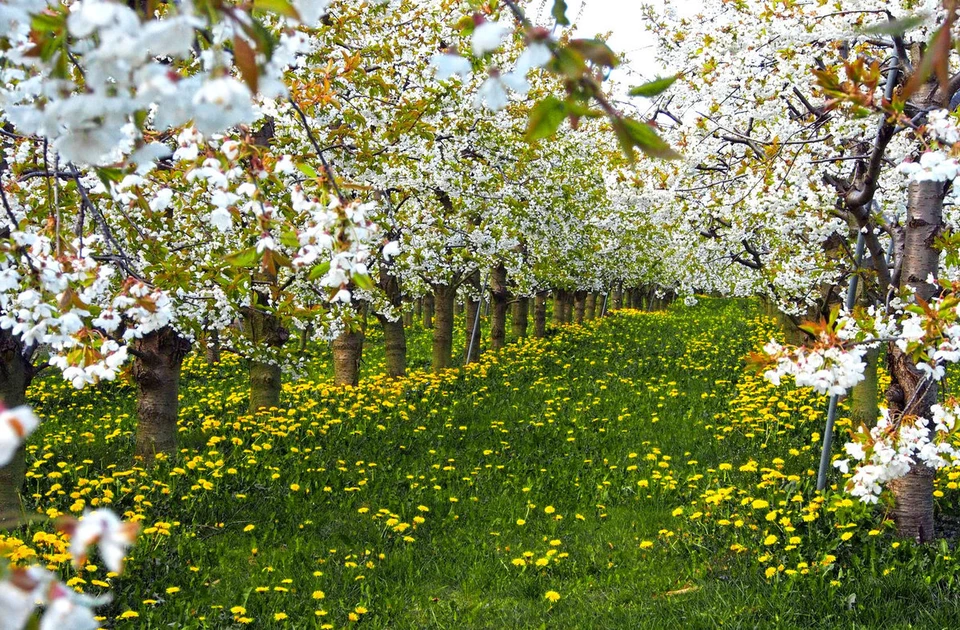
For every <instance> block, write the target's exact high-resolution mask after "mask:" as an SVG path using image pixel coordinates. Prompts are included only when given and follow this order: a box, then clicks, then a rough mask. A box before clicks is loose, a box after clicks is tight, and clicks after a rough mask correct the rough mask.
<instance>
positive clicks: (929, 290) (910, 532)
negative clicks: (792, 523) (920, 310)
mask: <svg viewBox="0 0 960 630" xmlns="http://www.w3.org/2000/svg"><path fill="white" fill-rule="evenodd" d="M908 195H909V197H908V202H907V221H906V230H905V233H904V248H903V263H902V267H901V269H902V272H901V287H903V286H904V285H909V286H911V287H912V288H913V289H914V290H915V291H916V295H917V297H918V298H920V299H923V300H926V301H929V300H930V299H931V298H932V297H933V296H934V295H935V294H936V291H937V285H936V284H933V283H928V282H927V278H929V277H931V276H933V277H936V274H937V268H938V266H939V260H940V252H939V250H937V249H936V248H935V247H934V240H935V239H936V236H937V235H938V234H939V232H940V227H941V224H942V221H943V185H942V184H941V183H939V182H932V181H922V182H916V181H915V182H911V183H910V188H909V193H908ZM887 364H888V366H889V372H890V386H889V387H888V388H887V392H886V397H887V403H888V408H889V411H890V417H891V419H892V420H893V422H894V423H896V424H898V425H899V423H901V422H911V421H913V419H914V418H928V419H929V418H930V417H931V416H932V412H931V411H930V408H931V407H932V406H933V405H934V404H936V402H937V383H936V381H932V380H929V379H928V378H926V374H925V373H924V372H921V371H920V370H919V369H917V366H916V364H915V363H914V362H913V360H912V359H911V358H910V357H909V356H908V355H906V354H904V353H903V352H902V351H901V350H900V348H899V347H897V345H896V344H895V343H890V344H889V346H888V348H887ZM933 474H934V473H933V471H932V470H931V469H930V468H928V467H927V466H925V465H923V464H919V463H918V464H914V465H913V466H912V467H911V469H910V472H909V473H908V474H907V475H906V476H905V477H903V478H901V479H897V480H896V481H894V482H892V483H890V490H891V491H892V492H893V496H894V498H895V502H896V504H895V508H894V520H895V521H896V524H897V531H898V533H899V534H900V535H901V536H904V537H909V538H914V539H916V540H918V541H921V542H926V541H929V540H932V539H933V538H934V535H935V532H934V525H933Z"/></svg>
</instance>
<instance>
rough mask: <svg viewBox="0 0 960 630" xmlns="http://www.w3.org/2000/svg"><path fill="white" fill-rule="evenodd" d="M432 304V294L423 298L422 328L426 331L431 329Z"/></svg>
mask: <svg viewBox="0 0 960 630" xmlns="http://www.w3.org/2000/svg"><path fill="white" fill-rule="evenodd" d="M433 303H434V297H433V294H432V293H428V294H426V295H425V296H423V327H424V328H426V329H427V330H430V329H432V328H433Z"/></svg>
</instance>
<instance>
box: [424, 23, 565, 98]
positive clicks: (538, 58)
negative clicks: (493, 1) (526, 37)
mask: <svg viewBox="0 0 960 630" xmlns="http://www.w3.org/2000/svg"><path fill="white" fill-rule="evenodd" d="M474 22H475V23H476V27H475V28H474V31H473V37H472V39H471V47H472V49H473V55H474V56H475V57H477V58H483V57H484V56H485V55H487V54H488V53H492V52H494V51H496V50H497V49H498V48H500V45H501V44H502V43H503V41H504V39H505V38H506V37H507V35H509V34H510V33H511V32H512V31H513V27H512V26H510V25H508V24H504V23H502V22H491V21H488V20H486V19H484V18H483V17H482V16H480V15H479V14H477V15H475V16H474ZM543 35H545V34H543ZM552 56H553V53H552V52H551V50H550V44H549V42H548V39H547V38H546V37H545V36H544V37H541V38H540V39H535V40H534V41H531V42H530V43H529V44H528V45H527V47H526V48H525V49H524V51H523V52H522V53H521V54H520V56H519V57H518V58H517V61H516V63H515V64H514V67H513V70H511V71H510V72H503V71H501V70H500V68H497V67H489V68H488V69H487V75H488V76H487V79H486V80H485V81H484V82H483V84H482V85H481V86H480V89H479V90H477V94H476V96H475V97H474V107H477V108H480V107H483V106H484V105H485V106H486V107H487V108H489V109H491V110H493V111H499V110H501V109H503V108H504V107H506V106H507V104H508V103H509V102H510V97H509V93H510V92H511V91H512V92H516V93H517V94H519V95H520V96H526V95H527V93H528V92H529V91H530V83H529V81H527V74H528V73H529V72H530V71H531V70H533V69H535V68H542V67H544V66H546V65H547V63H548V62H549V61H550V59H551V58H552ZM430 64H431V65H432V66H433V67H434V69H435V70H436V74H437V78H438V79H440V80H441V81H443V80H446V79H449V78H451V77H453V76H460V77H468V76H470V74H471V72H472V71H473V64H471V63H470V61H469V60H467V59H466V58H464V57H462V56H460V55H459V54H457V53H456V52H455V51H447V52H443V53H438V54H436V55H434V56H433V57H432V58H431V59H430Z"/></svg>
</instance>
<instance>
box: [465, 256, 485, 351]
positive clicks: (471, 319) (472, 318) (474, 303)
mask: <svg viewBox="0 0 960 630" xmlns="http://www.w3.org/2000/svg"><path fill="white" fill-rule="evenodd" d="M467 284H468V285H469V288H470V289H472V290H473V291H475V292H476V294H477V295H483V294H482V290H483V288H482V287H481V286H480V270H479V269H478V270H476V271H474V272H473V273H471V274H470V276H469V277H468V278H467ZM465 300H466V317H465V320H466V322H465V327H466V331H467V334H466V335H465V338H464V343H463V362H464V363H465V364H466V363H473V362H474V361H476V360H477V359H478V358H479V357H480V344H481V341H482V339H483V326H482V324H481V322H480V320H479V319H478V318H477V315H478V314H479V313H480V297H477V298H474V297H473V296H471V295H469V294H468V295H467V297H466V298H465Z"/></svg>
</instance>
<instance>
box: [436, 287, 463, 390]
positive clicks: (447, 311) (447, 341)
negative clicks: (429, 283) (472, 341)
mask: <svg viewBox="0 0 960 630" xmlns="http://www.w3.org/2000/svg"><path fill="white" fill-rule="evenodd" d="M456 297H457V288H456V286H454V285H451V284H435V285H433V308H434V309H435V315H436V318H435V319H436V321H435V322H434V324H435V325H434V329H433V371H434V372H439V371H440V370H444V369H446V368H449V367H450V365H451V363H452V360H453V303H454V301H455V300H456Z"/></svg>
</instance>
